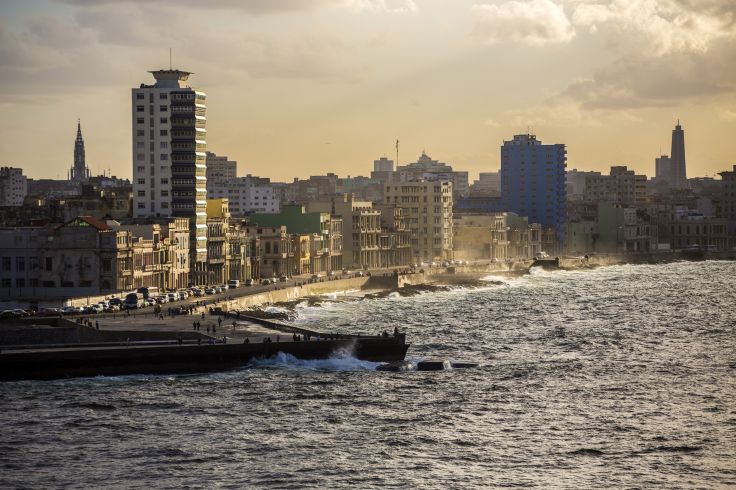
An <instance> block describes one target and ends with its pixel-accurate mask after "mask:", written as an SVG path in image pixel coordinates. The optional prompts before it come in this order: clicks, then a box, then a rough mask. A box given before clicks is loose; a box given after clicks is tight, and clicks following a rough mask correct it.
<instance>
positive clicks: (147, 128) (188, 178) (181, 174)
mask: <svg viewBox="0 0 736 490" xmlns="http://www.w3.org/2000/svg"><path fill="white" fill-rule="evenodd" d="M150 73H152V74H153V76H154V78H155V79H156V83H155V84H153V85H145V84H141V86H140V87H139V88H134V89H133V93H132V97H133V99H132V107H133V121H132V122H133V216H134V217H135V218H147V217H186V218H189V220H190V226H189V229H190V233H191V240H190V250H191V253H192V255H191V264H192V275H191V280H192V282H194V283H197V284H201V283H202V281H204V278H205V271H206V261H207V177H206V172H207V165H206V158H207V156H206V153H205V151H206V134H207V132H206V130H205V123H206V120H207V119H206V117H205V114H206V105H205V100H206V94H205V93H204V92H201V91H199V90H195V89H193V88H191V87H189V86H188V85H187V84H186V81H187V79H188V78H189V75H191V73H189V72H186V71H181V70H157V71H152V72H150Z"/></svg>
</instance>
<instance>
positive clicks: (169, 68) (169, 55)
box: [169, 48, 172, 71]
mask: <svg viewBox="0 0 736 490" xmlns="http://www.w3.org/2000/svg"><path fill="white" fill-rule="evenodd" d="M171 70H172V68H171V48H169V71H171Z"/></svg>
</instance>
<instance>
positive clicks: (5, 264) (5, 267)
mask: <svg viewBox="0 0 736 490" xmlns="http://www.w3.org/2000/svg"><path fill="white" fill-rule="evenodd" d="M3 270H4V271H9V270H10V257H3Z"/></svg>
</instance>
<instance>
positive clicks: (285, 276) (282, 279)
mask: <svg viewBox="0 0 736 490" xmlns="http://www.w3.org/2000/svg"><path fill="white" fill-rule="evenodd" d="M288 280H289V277H288V276H287V275H286V274H281V276H279V281H281V282H286V281H288Z"/></svg>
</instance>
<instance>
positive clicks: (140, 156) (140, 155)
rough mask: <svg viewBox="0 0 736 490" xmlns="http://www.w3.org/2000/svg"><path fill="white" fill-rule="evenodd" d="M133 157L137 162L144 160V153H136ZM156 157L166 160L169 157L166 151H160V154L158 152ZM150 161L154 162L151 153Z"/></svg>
mask: <svg viewBox="0 0 736 490" xmlns="http://www.w3.org/2000/svg"><path fill="white" fill-rule="evenodd" d="M135 158H136V160H138V161H139V162H145V161H146V155H145V153H138V154H137V155H136V157H135ZM158 158H159V160H161V161H167V160H168V159H169V154H168V153H161V154H159V156H158ZM151 163H154V162H153V155H151Z"/></svg>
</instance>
